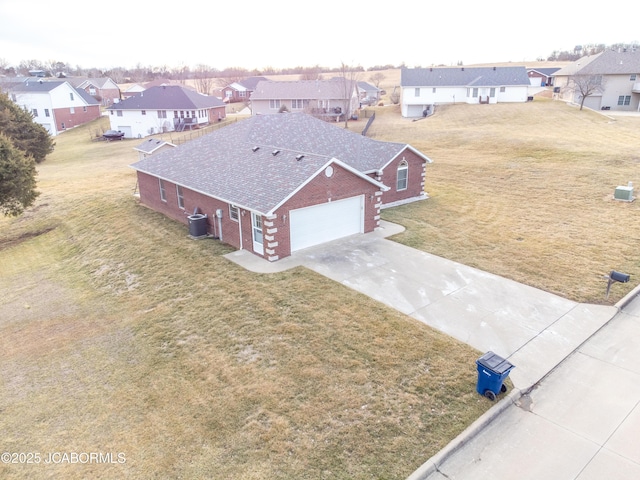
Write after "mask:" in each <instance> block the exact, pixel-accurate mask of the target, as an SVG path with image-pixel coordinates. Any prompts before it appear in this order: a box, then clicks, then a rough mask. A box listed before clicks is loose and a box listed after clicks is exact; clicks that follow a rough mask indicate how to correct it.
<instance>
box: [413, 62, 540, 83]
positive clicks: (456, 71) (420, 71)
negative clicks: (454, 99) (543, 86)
mask: <svg viewBox="0 0 640 480" xmlns="http://www.w3.org/2000/svg"><path fill="white" fill-rule="evenodd" d="M530 84H531V82H530V81H529V77H528V76H527V70H526V69H525V67H456V68H438V67H434V68H405V69H402V72H401V77H400V85H401V86H402V87H503V86H521V85H526V86H529V85H530Z"/></svg>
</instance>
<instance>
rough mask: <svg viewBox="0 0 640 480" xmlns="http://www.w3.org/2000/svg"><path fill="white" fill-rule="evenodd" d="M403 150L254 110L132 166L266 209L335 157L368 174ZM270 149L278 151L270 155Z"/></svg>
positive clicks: (298, 116)
mask: <svg viewBox="0 0 640 480" xmlns="http://www.w3.org/2000/svg"><path fill="white" fill-rule="evenodd" d="M254 147H259V148H258V149H257V150H256V151H253V148H254ZM405 147H406V145H405V144H400V143H391V142H381V141H377V140H373V139H370V138H367V137H363V136H362V135H359V134H356V133H353V132H350V131H348V130H345V129H343V128H341V127H338V126H335V125H333V124H329V123H327V122H324V121H322V120H318V119H316V118H314V117H312V116H310V115H306V114H303V113H288V114H273V115H258V116H254V117H251V118H249V119H246V120H241V121H238V122H237V123H235V124H232V125H230V126H227V127H224V128H221V129H219V130H217V131H215V132H213V133H210V134H208V135H206V136H204V137H201V138H199V139H197V140H193V141H192V142H189V143H186V144H184V145H181V146H179V147H177V148H174V149H171V150H169V151H163V152H159V153H158V154H156V155H154V156H152V157H149V158H147V159H144V160H141V161H139V162H137V163H134V164H133V165H131V166H132V168H134V169H136V170H138V171H141V172H145V173H148V174H150V175H153V176H157V177H160V178H163V179H166V180H169V181H171V182H174V183H177V184H180V185H182V186H184V187H187V188H189V189H192V190H196V191H199V192H201V193H204V194H206V195H208V196H212V197H216V198H220V199H222V200H224V201H226V202H229V203H233V204H236V205H240V206H242V207H244V208H248V209H250V210H254V211H257V212H260V213H262V214H268V213H270V212H272V211H273V210H274V209H276V208H277V207H278V206H279V205H280V204H281V203H282V202H283V201H284V200H286V199H287V198H288V197H289V196H290V195H291V194H292V193H293V192H294V191H296V190H297V189H298V188H300V187H301V186H302V185H304V183H306V182H307V181H308V180H309V179H310V178H312V177H313V176H314V175H316V174H317V173H318V172H320V171H321V169H323V168H324V166H325V165H327V164H328V163H330V162H331V161H332V159H334V158H335V159H337V160H338V161H341V162H343V163H344V164H346V165H348V166H350V167H352V168H353V169H355V170H357V171H360V172H362V173H366V172H368V171H375V170H377V169H381V168H383V167H384V166H385V165H386V164H387V163H388V162H390V161H391V160H393V158H395V156H397V155H398V154H399V153H400V152H402V150H404V148H405ZM274 150H280V153H278V154H277V155H275V156H274V155H273V154H272V152H273V151H274ZM301 154H302V155H304V157H303V158H302V159H301V160H297V159H296V156H298V155H301ZM425 160H428V159H427V158H426V157H425Z"/></svg>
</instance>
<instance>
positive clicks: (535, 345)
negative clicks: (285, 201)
mask: <svg viewBox="0 0 640 480" xmlns="http://www.w3.org/2000/svg"><path fill="white" fill-rule="evenodd" d="M403 230H404V229H403V227H401V226H399V225H395V224H391V223H388V222H382V228H381V229H379V230H377V231H375V232H372V233H368V234H364V235H354V236H351V237H347V238H344V239H341V240H336V241H334V242H330V243H327V244H324V245H320V246H318V247H312V248H308V249H305V250H301V251H299V252H296V253H294V254H293V255H292V256H291V257H288V258H284V259H282V260H279V261H277V262H274V263H271V262H268V261H266V260H264V259H261V258H259V257H256V256H255V255H253V254H252V253H250V252H247V251H242V250H240V251H236V252H232V253H230V254H228V255H227V256H226V257H227V258H228V259H229V260H232V261H234V262H236V263H238V264H240V265H242V266H244V267H245V268H247V269H248V270H251V271H254V272H261V273H269V272H276V271H283V270H286V269H289V268H292V267H294V266H298V265H303V266H305V267H307V268H309V269H311V270H313V271H315V272H318V273H320V274H321V275H324V276H326V277H328V278H331V279H333V280H335V281H337V282H340V283H341V284H343V285H345V286H347V287H350V288H353V289H354V290H357V291H359V292H361V293H363V294H365V295H368V296H369V297H371V298H373V299H375V300H377V301H379V302H381V303H383V304H385V305H388V306H390V307H392V308H395V309H396V310H399V311H400V312H402V313H405V314H407V315H410V316H412V317H414V318H416V319H418V320H420V321H421V322H424V323H426V324H427V325H429V326H431V327H433V328H436V329H438V330H440V331H442V332H444V333H447V334H448V335H450V336H452V337H454V338H456V339H458V340H460V341H462V342H465V343H467V344H469V345H471V346H472V347H474V348H476V349H477V350H479V351H480V352H482V353H484V352H487V351H493V352H494V353H496V354H498V355H500V356H501V357H504V358H507V359H509V361H510V362H511V363H513V364H514V365H515V366H516V368H515V369H514V370H512V372H511V374H510V378H511V380H512V381H513V383H514V386H515V387H516V388H517V389H519V390H526V389H527V388H529V387H531V386H533V385H534V384H535V383H536V382H538V381H539V380H540V379H541V378H542V377H543V376H544V375H545V374H546V373H548V372H549V371H550V370H551V369H552V368H553V367H555V366H556V365H558V363H560V362H561V361H562V360H563V359H564V358H566V357H567V356H568V355H569V354H570V353H571V352H573V351H574V350H575V349H576V348H577V347H578V346H579V345H580V344H582V343H583V342H584V341H585V340H586V339H587V338H589V337H590V336H591V335H592V334H593V333H594V332H595V331H597V330H598V329H599V328H600V327H602V325H604V324H605V323H606V322H607V321H608V320H610V319H611V317H613V315H615V313H616V312H617V310H616V308H615V307H611V306H602V305H589V304H581V303H576V302H573V301H570V300H567V299H564V298H562V297H559V296H557V295H553V294H551V293H548V292H544V291H542V290H539V289H536V288H532V287H529V286H527V285H523V284H520V283H517V282H514V281H512V280H508V279H506V278H503V277H500V276H497V275H493V274H490V273H487V272H484V271H481V270H478V269H475V268H471V267H468V266H465V265H462V264H459V263H456V262H452V261H450V260H446V259H444V258H441V257H438V256H435V255H431V254H429V253H426V252H422V251H419V250H416V249H414V248H411V247H406V246H404V245H401V244H398V243H396V242H393V241H390V240H387V239H386V237H388V236H390V235H394V234H396V233H399V232H402V231H403ZM602 288H603V295H604V293H605V289H606V283H605V282H603V287H602ZM470 368H475V365H472V366H470Z"/></svg>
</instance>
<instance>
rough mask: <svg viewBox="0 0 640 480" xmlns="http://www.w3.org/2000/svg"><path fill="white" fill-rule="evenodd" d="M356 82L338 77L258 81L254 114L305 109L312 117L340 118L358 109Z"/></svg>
mask: <svg viewBox="0 0 640 480" xmlns="http://www.w3.org/2000/svg"><path fill="white" fill-rule="evenodd" d="M359 106H360V103H359V99H358V86H357V82H355V81H349V79H344V78H339V79H332V80H300V81H292V82H278V81H262V82H258V84H257V85H256V89H255V90H254V92H253V93H252V94H251V112H252V114H253V115H264V114H269V113H278V112H280V111H283V110H286V111H288V112H292V113H296V112H306V113H310V114H312V115H314V116H324V117H325V118H326V119H329V120H330V119H335V120H337V121H340V120H341V119H343V118H344V117H343V115H344V114H347V115H349V116H351V115H353V114H354V113H355V112H356V110H357V109H358V108H359Z"/></svg>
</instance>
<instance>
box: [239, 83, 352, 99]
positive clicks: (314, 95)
mask: <svg viewBox="0 0 640 480" xmlns="http://www.w3.org/2000/svg"><path fill="white" fill-rule="evenodd" d="M354 89H355V86H354ZM344 95H345V92H344V84H343V82H341V81H334V80H299V81H297V82H274V81H266V82H258V84H257V85H256V89H255V90H254V92H253V93H252V94H251V100H270V99H274V98H275V99H280V100H291V99H305V100H321V99H327V100H332V99H342V98H344Z"/></svg>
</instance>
